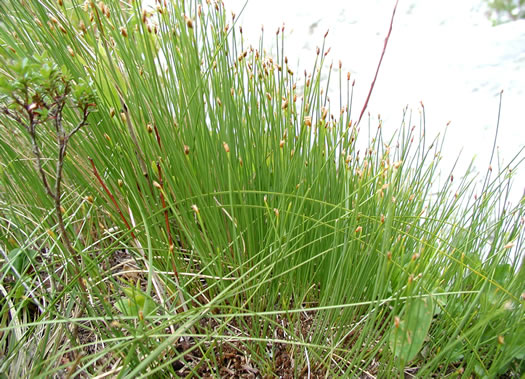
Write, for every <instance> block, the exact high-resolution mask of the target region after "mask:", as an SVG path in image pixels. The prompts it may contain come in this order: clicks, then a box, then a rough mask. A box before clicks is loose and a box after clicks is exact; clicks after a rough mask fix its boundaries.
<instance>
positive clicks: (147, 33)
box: [0, 0, 525, 378]
mask: <svg viewBox="0 0 525 379" xmlns="http://www.w3.org/2000/svg"><path fill="white" fill-rule="evenodd" d="M158 3H159V2H158ZM0 13H2V14H6V15H7V16H6V17H5V18H3V19H2V20H0V67H2V68H1V69H0V74H1V75H0V78H1V79H0V87H1V88H2V98H1V99H2V100H1V103H0V107H1V110H2V114H1V115H0V129H1V130H0V133H1V136H2V137H1V138H0V156H1V157H2V158H1V161H0V175H1V179H0V180H1V182H0V231H1V232H2V233H0V252H1V255H2V261H1V265H2V266H1V267H2V268H1V270H0V275H1V276H0V277H1V283H0V291H1V292H2V295H3V297H2V298H1V299H0V307H1V308H0V347H1V354H0V372H5V373H6V375H8V376H10V377H40V376H42V377H44V376H53V375H62V374H65V375H68V374H69V375H72V376H75V375H83V376H97V375H102V374H104V375H110V376H121V377H133V378H135V377H146V376H148V377H157V376H158V377H175V376H195V377H199V376H206V375H211V376H227V375H233V374H231V372H230V371H231V370H233V368H235V370H237V371H236V372H234V374H237V375H241V374H246V375H248V374H252V375H261V376H264V375H270V376H272V375H283V376H284V375H291V376H296V377H299V376H307V375H308V374H311V375H323V376H324V375H328V376H343V375H347V376H349V377H352V376H360V375H364V374H366V373H369V374H372V375H376V376H377V377H392V376H401V375H403V372H404V371H406V372H407V373H410V374H415V375H418V376H421V377H428V376H431V375H436V376H455V375H461V374H463V375H465V376H467V377H468V376H471V375H472V376H476V375H477V376H480V377H495V376H497V375H503V374H507V375H521V373H522V372H523V364H524V363H523V362H524V357H523V351H524V346H523V341H525V319H524V310H523V307H524V305H525V298H524V296H525V295H524V293H525V288H524V285H523V283H525V270H524V268H523V267H524V266H523V258H524V248H523V247H524V242H525V241H524V233H523V225H524V217H525V201H524V200H523V199H522V200H521V201H520V203H518V204H517V205H511V204H509V202H508V196H509V193H510V184H511V179H512V173H513V172H514V171H515V170H516V169H518V168H521V164H522V161H523V154H522V152H520V153H519V154H518V155H517V156H516V158H515V159H514V160H513V161H512V162H511V163H510V164H509V165H507V166H502V165H500V164H499V162H492V164H493V165H494V169H493V168H492V167H491V168H490V170H488V171H487V173H486V174H485V176H484V178H483V180H482V183H478V180H477V178H476V177H475V175H474V174H473V173H471V172H467V173H459V174H458V173H450V174H448V175H446V180H443V181H442V183H439V179H440V171H439V162H440V160H441V159H442V147H443V144H444V137H438V138H437V139H436V140H433V141H427V140H426V138H425V123H424V112H425V109H424V108H423V107H422V108H421V109H420V110H419V111H420V113H419V116H416V115H413V114H412V113H411V112H409V111H408V110H407V109H405V110H403V113H402V120H400V121H401V123H400V129H399V131H398V132H397V133H395V134H394V135H392V136H384V135H383V125H382V120H380V119H377V121H376V119H372V118H369V119H368V120H365V119H363V121H362V123H361V124H357V123H356V122H355V119H356V118H357V115H355V114H352V89H353V85H352V81H351V80H350V77H349V75H348V76H347V75H346V74H345V73H343V72H342V71H341V68H339V69H334V70H331V71H330V73H329V81H328V83H326V82H322V81H321V74H322V67H323V66H324V61H325V59H326V55H327V54H328V52H327V51H325V48H324V41H322V44H323V45H322V47H321V48H320V49H319V50H318V52H317V60H316V62H315V65H314V67H312V69H311V70H310V71H305V72H304V74H303V73H298V72H297V71H296V69H295V67H290V66H289V64H288V59H287V57H286V56H285V55H284V48H283V46H284V39H283V36H282V31H279V32H278V33H277V34H276V35H275V39H276V40H275V43H276V45H277V48H276V50H275V51H274V52H265V50H264V48H263V37H261V40H260V41H259V45H258V46H252V45H250V43H253V42H251V41H245V40H244V38H243V35H242V30H241V29H239V27H238V26H237V25H235V20H236V19H235V17H232V18H229V17H228V16H227V13H226V11H225V10H224V8H223V6H222V4H221V3H220V2H208V1H205V2H200V1H186V2H182V1H173V2H166V3H165V2H160V4H159V5H158V6H157V7H155V8H144V9H143V8H142V5H141V4H140V2H139V1H132V2H124V1H118V0H108V1H101V2H94V1H86V2H80V1H77V0H63V1H51V0H39V1H37V0H26V1H23V2H20V1H18V0H12V1H11V0H9V1H4V2H1V3H0ZM334 77H335V85H336V86H337V87H338V88H339V91H340V94H341V96H339V97H338V98H337V99H333V98H332V99H331V98H330V97H329V96H328V95H327V94H328V93H329V91H328V88H330V87H329V86H330V85H334V83H333V81H334ZM37 119H38V120H40V121H39V123H38V124H36V123H31V120H37ZM28 122H29V124H28ZM414 124H419V126H418V127H415V126H414V127H413V126H412V125H414ZM27 125H34V126H35V128H34V131H33V129H31V128H30V127H29V128H28V127H27ZM362 130H365V132H364V133H363V132H362ZM73 131H74V133H72V132H73ZM73 134H74V135H73ZM365 135H369V136H370V137H369V138H365ZM35 141H36V142H35ZM64 141H66V143H65V144H64ZM34 145H36V146H37V147H38V149H37V153H35V149H34ZM57 146H58V154H57ZM66 147H67V154H66V153H65V152H66ZM61 152H62V153H61ZM38 156H40V163H39V162H38V159H37V158H35V157H38ZM35 168H36V169H35ZM62 168H63V171H62ZM62 172H63V173H62ZM453 174H454V175H453ZM43 178H46V179H47V182H48V183H52V184H49V185H48V186H47V187H46V184H45V182H46V181H45V180H43ZM57 183H61V184H60V186H57V185H56V184H57ZM228 370H230V371H228Z"/></svg>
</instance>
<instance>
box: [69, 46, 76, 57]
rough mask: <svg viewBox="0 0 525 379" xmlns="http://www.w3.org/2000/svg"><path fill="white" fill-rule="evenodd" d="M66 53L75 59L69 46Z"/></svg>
mask: <svg viewBox="0 0 525 379" xmlns="http://www.w3.org/2000/svg"><path fill="white" fill-rule="evenodd" d="M67 52H68V53H69V55H71V57H72V58H74V57H75V52H74V51H73V49H72V48H71V47H70V46H68V47H67Z"/></svg>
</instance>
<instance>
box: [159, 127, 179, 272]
mask: <svg viewBox="0 0 525 379" xmlns="http://www.w3.org/2000/svg"><path fill="white" fill-rule="evenodd" d="M155 130H156V128H155ZM157 136H158V134H157ZM158 142H159V145H160V139H159V140H158ZM157 169H158V171H159V185H160V201H161V203H162V208H163V209H164V221H165V222H166V231H167V233H168V244H169V249H170V251H173V239H172V238H171V229H170V222H169V216H168V208H166V201H165V200H164V183H163V182H162V169H161V168H160V163H159V162H157ZM173 258H174V259H173V260H172V261H171V266H172V269H173V273H174V274H175V276H176V277H177V280H179V272H178V271H177V267H176V266H175V256H174V257H173Z"/></svg>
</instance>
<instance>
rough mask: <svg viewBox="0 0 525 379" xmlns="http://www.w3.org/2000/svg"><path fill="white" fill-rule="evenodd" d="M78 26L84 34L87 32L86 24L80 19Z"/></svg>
mask: <svg viewBox="0 0 525 379" xmlns="http://www.w3.org/2000/svg"><path fill="white" fill-rule="evenodd" d="M78 28H79V29H80V30H81V31H82V34H86V33H87V28H86V24H84V21H80V22H79V23H78Z"/></svg>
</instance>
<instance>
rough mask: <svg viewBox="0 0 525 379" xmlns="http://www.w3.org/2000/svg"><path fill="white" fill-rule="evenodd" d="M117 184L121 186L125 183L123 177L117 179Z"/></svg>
mask: <svg viewBox="0 0 525 379" xmlns="http://www.w3.org/2000/svg"><path fill="white" fill-rule="evenodd" d="M117 184H118V186H119V187H120V188H122V186H123V185H124V181H123V180H122V179H119V180H117Z"/></svg>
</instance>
